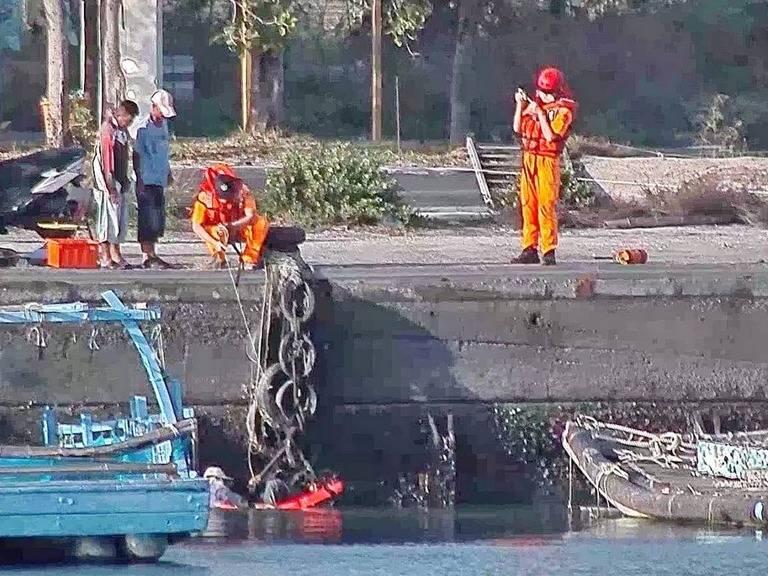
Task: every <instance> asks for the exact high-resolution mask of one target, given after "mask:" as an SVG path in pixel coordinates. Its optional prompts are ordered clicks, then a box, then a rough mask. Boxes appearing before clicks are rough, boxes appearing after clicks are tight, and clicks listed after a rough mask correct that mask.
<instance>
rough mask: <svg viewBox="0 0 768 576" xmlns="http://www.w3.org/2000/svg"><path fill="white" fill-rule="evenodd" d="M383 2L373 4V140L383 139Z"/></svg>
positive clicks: (379, 0)
mask: <svg viewBox="0 0 768 576" xmlns="http://www.w3.org/2000/svg"><path fill="white" fill-rule="evenodd" d="M381 2H382V0H373V2H372V4H371V28H372V34H371V140H373V141H374V142H380V141H381V115H382V114H381V99H382V92H381V90H382V89H381V30H382V23H381Z"/></svg>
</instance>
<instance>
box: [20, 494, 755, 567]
mask: <svg viewBox="0 0 768 576" xmlns="http://www.w3.org/2000/svg"><path fill="white" fill-rule="evenodd" d="M211 528H212V534H211V536H210V537H205V538H195V539H192V540H189V541H187V542H185V543H183V544H178V545H176V546H174V547H172V548H171V549H170V550H169V551H168V553H167V554H166V555H165V557H164V558H163V561H162V562H160V563H159V564H155V565H147V566H128V567H124V566H52V567H35V568H21V567H19V568H14V569H10V570H9V572H10V573H12V574H24V575H27V574H28V575H35V576H43V575H45V576H52V575H54V574H56V575H57V576H58V575H61V576H69V575H72V576H75V575H80V574H82V575H84V576H89V575H94V576H96V575H98V576H102V575H103V576H113V575H114V576H117V575H126V576H164V575H168V576H219V575H221V576H225V575H226V576H240V575H248V574H253V575H258V576H289V575H290V576H305V575H306V576H310V575H311V576H331V575H333V576H344V575H349V576H353V575H354V576H357V575H361V576H362V575H370V576H379V575H381V576H396V575H403V576H427V575H430V576H432V575H442V574H457V575H459V574H461V575H467V576H475V575H478V576H479V575H490V574H505V575H506V574H521V575H530V576H536V575H550V574H551V575H566V574H572V575H577V576H580V575H584V576H614V575H621V576H633V575H638V576H667V575H669V576H688V575H691V576H693V575H704V574H723V575H731V574H739V575H740V576H744V575H752V574H761V575H762V574H764V573H765V564H766V560H765V559H766V555H768V540H767V541H763V539H762V534H761V533H760V532H755V531H754V530H740V531H738V530H712V529H706V528H695V527H681V526H669V525H665V524H657V523H653V522H646V521H639V520H631V519H620V520H602V521H598V522H592V523H590V524H589V525H587V526H583V527H580V528H578V529H573V528H569V526H568V523H567V519H566V517H565V514H564V512H563V510H562V509H561V508H559V507H552V508H547V507H539V508H495V509H484V508H463V509H459V510H458V511H457V512H455V513H446V512H430V513H421V512H418V511H411V510H405V511H387V510H347V511H344V512H341V511H320V512H314V513H271V512H259V511H254V512H251V513H250V514H238V513H234V514H233V513H228V514H227V515H226V516H217V517H215V518H214V522H213V523H212V526H211ZM767 539H768V535H767Z"/></svg>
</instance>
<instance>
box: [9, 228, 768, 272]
mask: <svg viewBox="0 0 768 576" xmlns="http://www.w3.org/2000/svg"><path fill="white" fill-rule="evenodd" d="M561 236H562V237H561V245H560V249H559V251H558V256H559V259H560V261H561V262H564V261H591V260H592V259H593V256H605V255H610V254H611V253H612V252H614V251H615V250H618V249H621V248H627V247H633V248H644V249H646V250H648V253H649V259H650V261H651V262H665V263H670V264H693V263H754V262H758V261H760V260H766V261H768V242H766V240H767V239H768V232H767V231H766V230H763V229H759V228H753V227H748V226H724V227H718V226H701V227H686V228H655V229H644V230H599V229H593V230H565V231H563V233H562V235H561ZM518 238H519V234H518V233H517V232H516V231H514V230H511V229H506V228H501V227H477V228H453V229H442V230H419V231H415V232H408V233H402V232H400V233H397V232H393V231H385V230H357V231H348V230H330V231H326V232H321V233H315V234H309V235H308V238H307V242H306V243H305V244H304V245H303V246H302V249H301V250H302V254H303V255H304V258H305V259H306V260H307V261H308V262H310V263H311V264H325V265H346V264H435V263H451V264H471V263H503V262H507V261H509V258H510V257H511V256H513V255H515V254H516V253H517V252H518V250H519V242H518ZM40 244H41V241H40V239H39V238H38V237H37V236H36V235H35V234H32V233H29V232H14V233H12V234H11V235H8V236H6V237H4V238H2V239H0V245H2V246H4V247H8V248H13V249H15V250H18V251H19V252H29V251H31V250H33V249H35V248H36V247H38V246H39V245H40ZM158 252H159V253H160V254H161V255H163V256H165V257H167V258H168V260H169V261H173V262H177V263H183V264H185V265H188V266H191V267H192V268H198V269H199V268H202V267H204V265H205V263H206V262H207V260H208V258H207V256H206V254H205V251H204V248H203V246H202V245H201V244H200V243H198V242H196V241H195V240H194V238H193V237H192V235H191V234H188V233H173V234H169V235H168V237H167V238H166V239H165V240H164V241H163V243H162V244H161V245H160V247H159V249H158ZM124 253H125V255H126V256H127V258H128V259H129V260H131V261H134V262H138V260H139V249H138V245H137V244H136V243H135V242H129V243H127V244H126V245H125V246H124Z"/></svg>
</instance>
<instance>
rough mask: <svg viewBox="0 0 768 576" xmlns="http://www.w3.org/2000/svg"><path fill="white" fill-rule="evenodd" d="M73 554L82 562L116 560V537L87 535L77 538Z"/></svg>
mask: <svg viewBox="0 0 768 576" xmlns="http://www.w3.org/2000/svg"><path fill="white" fill-rule="evenodd" d="M72 555H73V556H74V558H75V559H76V560H78V561H80V562H88V561H100V560H101V561H103V560H115V558H117V546H116V544H115V540H114V538H107V537H104V536H85V537H82V538H76V539H75V541H74V550H73V552H72Z"/></svg>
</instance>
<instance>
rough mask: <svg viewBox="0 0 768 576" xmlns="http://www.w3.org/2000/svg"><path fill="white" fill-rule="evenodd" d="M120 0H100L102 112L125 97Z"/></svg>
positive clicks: (114, 105)
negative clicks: (121, 50)
mask: <svg viewBox="0 0 768 576" xmlns="http://www.w3.org/2000/svg"><path fill="white" fill-rule="evenodd" d="M121 5H122V1H121V0H101V54H102V58H101V64H102V76H101V77H102V83H101V87H102V107H103V109H104V112H105V111H106V110H108V109H110V108H113V107H116V106H117V105H118V104H119V103H120V102H121V101H122V100H123V98H125V85H126V82H125V76H124V75H123V70H122V68H121V67H120V14H121Z"/></svg>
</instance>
